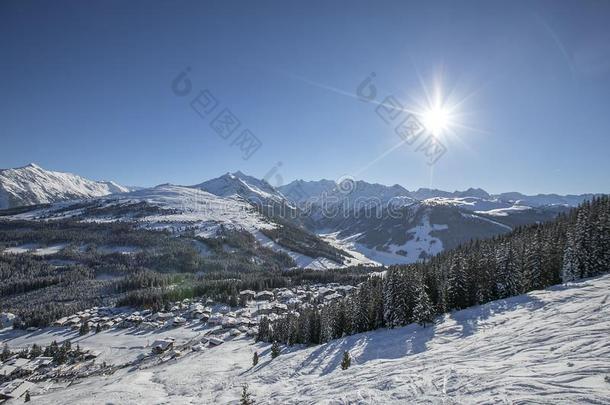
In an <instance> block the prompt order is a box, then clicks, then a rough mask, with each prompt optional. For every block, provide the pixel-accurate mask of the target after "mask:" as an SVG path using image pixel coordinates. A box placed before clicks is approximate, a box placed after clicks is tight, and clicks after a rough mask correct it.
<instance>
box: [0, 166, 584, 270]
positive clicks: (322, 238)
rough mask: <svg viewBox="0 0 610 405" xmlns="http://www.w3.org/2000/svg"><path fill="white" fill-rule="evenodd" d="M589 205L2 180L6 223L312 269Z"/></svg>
mask: <svg viewBox="0 0 610 405" xmlns="http://www.w3.org/2000/svg"><path fill="white" fill-rule="evenodd" d="M593 196H594V195H593V194H582V195H565V196H562V195H556V194H539V195H534V196H528V195H524V194H520V193H515V192H512V193H502V194H496V195H491V194H489V193H487V192H486V191H485V190H482V189H480V188H470V189H468V190H464V191H453V192H447V191H443V190H435V189H424V188H420V189H418V190H416V191H409V190H407V189H406V188H404V187H402V186H400V185H397V184H396V185H393V186H385V185H382V184H374V183H368V182H365V181H361V180H359V181H353V182H349V183H347V184H343V183H341V184H339V185H337V184H336V183H335V182H334V181H332V180H324V179H323V180H319V181H304V180H295V181H293V182H291V183H289V184H286V185H283V186H280V187H277V188H275V187H273V186H271V185H270V184H269V183H268V182H267V181H265V180H261V179H257V178H255V177H252V176H248V175H246V174H244V173H242V172H235V173H227V174H224V175H222V176H220V177H218V178H215V179H211V180H207V181H204V182H202V183H199V184H196V185H193V186H178V185H171V184H165V185H160V186H156V187H152V188H143V189H136V188H133V187H125V186H121V185H119V184H117V183H114V182H110V181H93V180H88V179H85V178H83V177H80V176H77V175H74V174H69V173H61V172H54V171H48V170H44V169H42V168H41V167H39V166H37V165H35V164H30V165H28V166H25V167H21V168H16V169H5V170H0V209H5V211H4V212H1V211H0V215H2V216H3V217H4V218H8V219H27V220H43V219H44V220H49V219H61V218H73V219H74V218H76V219H79V220H88V221H90V220H93V221H102V220H104V221H107V220H116V221H132V222H134V223H137V224H138V226H145V227H147V228H150V229H167V230H170V231H172V232H175V233H180V232H184V231H185V230H187V229H188V230H189V231H193V230H194V231H195V232H196V233H197V234H200V235H204V236H205V237H211V236H213V235H214V234H215V232H216V230H217V229H218V227H219V226H223V227H232V228H238V229H243V230H246V231H247V232H249V233H251V234H252V235H253V236H254V237H255V238H256V240H257V241H258V242H259V243H260V244H261V245H263V246H266V247H270V248H272V249H274V250H278V251H283V252H285V253H287V254H289V255H290V256H291V257H292V258H293V259H294V261H295V263H296V265H297V266H299V267H308V268H316V269H327V268H333V267H342V266H347V265H358V264H366V265H377V264H395V263H412V262H415V261H418V260H422V259H425V258H427V257H430V256H432V255H434V254H437V253H439V252H441V251H443V250H444V249H449V248H453V247H455V246H457V245H459V244H461V243H464V242H467V241H469V240H471V239H480V238H488V237H492V236H495V235H499V234H502V233H506V232H509V231H510V230H512V229H514V228H515V227H518V226H521V225H527V224H532V223H537V222H544V221H548V220H552V219H553V218H555V217H556V216H557V215H558V214H559V213H561V212H565V211H567V210H569V209H570V208H571V207H575V206H577V205H578V204H580V203H582V202H583V201H585V200H587V199H590V198H592V197H593ZM41 204H43V205H41ZM28 206H29V208H28ZM7 208H8V209H9V210H6V209H7Z"/></svg>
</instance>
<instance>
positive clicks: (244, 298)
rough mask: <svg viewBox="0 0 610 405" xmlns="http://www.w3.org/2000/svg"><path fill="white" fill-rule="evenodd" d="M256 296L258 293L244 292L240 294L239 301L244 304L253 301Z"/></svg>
mask: <svg viewBox="0 0 610 405" xmlns="http://www.w3.org/2000/svg"><path fill="white" fill-rule="evenodd" d="M255 296H256V291H252V290H242V291H240V292H239V300H240V302H242V303H244V302H248V301H252V300H253V299H254V297H255Z"/></svg>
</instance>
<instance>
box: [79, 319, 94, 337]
mask: <svg viewBox="0 0 610 405" xmlns="http://www.w3.org/2000/svg"><path fill="white" fill-rule="evenodd" d="M90 331H91V329H90V328H89V323H87V322H83V323H82V325H81V326H80V328H79V330H78V334H79V335H81V336H84V335H86V334H88V333H89V332H90Z"/></svg>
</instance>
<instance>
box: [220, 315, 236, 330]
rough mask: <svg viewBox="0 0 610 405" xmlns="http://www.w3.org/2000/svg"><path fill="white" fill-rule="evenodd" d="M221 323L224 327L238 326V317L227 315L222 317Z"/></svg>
mask: <svg viewBox="0 0 610 405" xmlns="http://www.w3.org/2000/svg"><path fill="white" fill-rule="evenodd" d="M221 325H222V328H223V329H231V328H235V327H237V319H235V318H233V317H230V316H225V317H224V318H223V319H222V323H221Z"/></svg>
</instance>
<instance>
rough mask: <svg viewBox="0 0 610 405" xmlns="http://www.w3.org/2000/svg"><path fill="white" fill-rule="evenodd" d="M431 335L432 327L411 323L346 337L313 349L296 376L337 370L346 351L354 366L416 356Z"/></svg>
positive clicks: (424, 346) (432, 334)
mask: <svg viewBox="0 0 610 405" xmlns="http://www.w3.org/2000/svg"><path fill="white" fill-rule="evenodd" d="M434 333H435V326H434V325H429V326H427V327H425V328H424V327H422V326H420V325H417V324H411V325H408V326H405V327H401V328H396V329H380V330H376V331H372V332H365V333H359V334H356V335H352V336H346V337H344V338H341V339H337V340H333V341H331V342H329V343H326V344H323V345H320V346H319V347H318V348H316V349H315V350H314V351H313V352H311V353H310V354H309V355H308V356H307V357H306V358H305V359H304V360H303V362H302V363H301V365H300V367H299V368H298V369H297V370H296V371H295V375H296V374H298V373H300V372H305V373H307V372H315V371H316V370H320V369H321V375H326V374H328V373H331V372H333V371H334V370H336V369H337V368H338V367H340V365H341V361H342V359H343V352H345V351H348V352H350V353H351V355H352V364H354V365H360V364H365V363H367V362H369V361H373V360H381V359H385V360H387V359H397V358H401V357H405V356H410V355H415V354H418V353H421V352H424V351H426V350H427V343H428V342H429V341H430V340H431V339H432V338H433V337H434ZM306 369H309V371H306Z"/></svg>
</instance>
